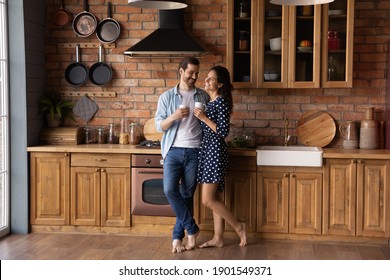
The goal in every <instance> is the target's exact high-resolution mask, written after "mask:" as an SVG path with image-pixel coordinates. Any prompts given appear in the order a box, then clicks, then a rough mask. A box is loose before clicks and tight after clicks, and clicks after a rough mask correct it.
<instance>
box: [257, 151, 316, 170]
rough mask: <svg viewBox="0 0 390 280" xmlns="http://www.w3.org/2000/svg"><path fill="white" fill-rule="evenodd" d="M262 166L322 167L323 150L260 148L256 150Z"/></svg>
mask: <svg viewBox="0 0 390 280" xmlns="http://www.w3.org/2000/svg"><path fill="white" fill-rule="evenodd" d="M256 153H257V165H260V166H309V167H321V166H322V153H323V151H322V149H321V148H320V147H308V146H259V147H257V150H256Z"/></svg>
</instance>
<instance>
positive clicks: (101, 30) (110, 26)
mask: <svg viewBox="0 0 390 280" xmlns="http://www.w3.org/2000/svg"><path fill="white" fill-rule="evenodd" d="M120 33H121V27H120V25H119V23H118V22H117V21H116V20H115V19H113V18H111V3H110V2H108V3H107V18H106V19H104V20H102V21H101V22H99V24H98V26H97V29H96V37H97V38H98V39H99V41H100V42H102V43H112V42H114V41H115V40H116V39H118V37H119V34H120Z"/></svg>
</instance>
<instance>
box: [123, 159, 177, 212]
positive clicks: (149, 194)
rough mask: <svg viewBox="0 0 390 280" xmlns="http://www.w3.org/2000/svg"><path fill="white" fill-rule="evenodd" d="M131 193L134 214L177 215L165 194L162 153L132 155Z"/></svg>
mask: <svg viewBox="0 0 390 280" xmlns="http://www.w3.org/2000/svg"><path fill="white" fill-rule="evenodd" d="M131 194H132V196H131V214H132V215H143V216H170V217H173V216H175V214H174V213H173V210H172V208H171V206H170V205H169V202H168V200H167V198H166V196H165V194H164V187H163V159H162V156H161V155H154V154H133V155H132V158H131Z"/></svg>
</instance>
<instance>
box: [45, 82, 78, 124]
mask: <svg viewBox="0 0 390 280" xmlns="http://www.w3.org/2000/svg"><path fill="white" fill-rule="evenodd" d="M73 106H74V104H73V102H71V101H70V100H65V99H62V96H61V94H60V93H59V92H57V91H55V90H44V92H43V96H42V98H41V99H40V100H39V102H38V111H39V113H42V114H45V116H46V121H47V126H48V127H58V126H61V125H62V124H63V122H64V119H65V118H67V117H69V118H71V119H72V120H74V118H73V111H72V109H73Z"/></svg>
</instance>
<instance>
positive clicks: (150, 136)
mask: <svg viewBox="0 0 390 280" xmlns="http://www.w3.org/2000/svg"><path fill="white" fill-rule="evenodd" d="M162 135H163V134H162V133H161V132H159V131H158V130H157V128H156V125H155V123H154V118H152V119H150V120H148V121H147V122H146V123H145V125H144V136H145V139H146V140H151V141H161V138H162Z"/></svg>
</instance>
